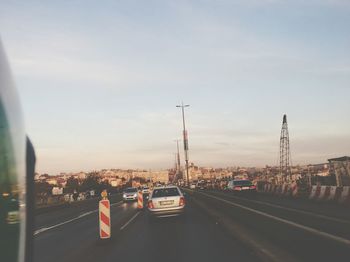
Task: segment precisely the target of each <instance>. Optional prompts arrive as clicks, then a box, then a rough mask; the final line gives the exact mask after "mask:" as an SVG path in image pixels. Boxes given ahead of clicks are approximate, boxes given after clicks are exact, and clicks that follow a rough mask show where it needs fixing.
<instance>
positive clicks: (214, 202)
mask: <svg viewBox="0 0 350 262" xmlns="http://www.w3.org/2000/svg"><path fill="white" fill-rule="evenodd" d="M188 192H189V194H190V195H191V196H192V198H194V199H196V200H197V201H199V203H202V204H203V203H204V204H205V207H204V208H205V209H207V210H208V212H209V213H210V214H212V216H213V217H214V218H216V219H217V220H218V222H219V224H222V225H223V226H224V227H225V228H230V229H231V233H234V234H235V235H237V236H242V235H244V236H245V237H246V238H248V241H246V239H244V238H242V237H241V238H240V239H241V240H242V241H243V242H244V241H245V243H246V244H247V243H248V244H249V245H250V246H252V247H255V249H257V248H260V249H264V251H266V253H267V255H268V256H271V257H270V258H271V260H275V261H282V260H283V261H286V260H287V259H288V260H290V261H334V260H335V261H348V260H349V257H350V208H349V207H346V206H339V205H334V204H330V203H325V204H323V203H318V202H310V201H305V200H304V201H296V200H293V199H288V198H278V197H276V196H275V197H272V196H265V195H258V196H256V197H247V196H240V195H233V194H232V193H224V192H216V191H188Z"/></svg>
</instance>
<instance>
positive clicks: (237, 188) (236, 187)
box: [233, 186, 242, 191]
mask: <svg viewBox="0 0 350 262" xmlns="http://www.w3.org/2000/svg"><path fill="white" fill-rule="evenodd" d="M233 190H238V191H241V190H242V188H241V187H239V186H235V187H234V188H233Z"/></svg>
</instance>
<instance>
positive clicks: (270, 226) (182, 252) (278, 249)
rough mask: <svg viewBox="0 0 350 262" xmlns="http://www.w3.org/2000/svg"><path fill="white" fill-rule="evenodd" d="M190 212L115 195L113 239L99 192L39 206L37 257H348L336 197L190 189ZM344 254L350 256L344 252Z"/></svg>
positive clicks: (345, 219) (346, 220) (348, 222)
mask: <svg viewBox="0 0 350 262" xmlns="http://www.w3.org/2000/svg"><path fill="white" fill-rule="evenodd" d="M186 198H187V206H186V209H187V210H186V211H187V212H186V215H185V216H184V217H174V218H166V219H158V220H156V221H155V222H154V221H152V220H149V218H148V215H147V212H146V211H138V210H137V206H136V203H123V202H121V196H120V195H119V196H114V197H113V198H112V201H111V203H112V207H111V217H112V239H111V240H109V241H101V240H99V239H98V213H97V210H96V208H97V200H96V199H95V200H88V201H85V202H82V203H80V204H77V205H76V206H73V207H66V208H63V209H60V210H57V211H52V212H47V213H43V214H39V215H38V216H37V225H36V233H35V250H34V251H35V252H34V254H35V255H34V256H35V260H34V261H38V262H46V261H51V262H55V261H57V262H58V261H59V262H70V261H74V262H76V261H84V262H85V261H91V262H92V261H94V262H96V261H99V262H103V261H123V262H128V261H152V262H156V261H263V260H264V261H273V260H274V261H282V260H283V261H333V260H339V261H347V258H349V257H350V210H349V208H345V207H341V206H334V205H331V204H321V203H312V202H308V201H296V200H292V199H287V198H276V197H270V196H263V195H259V196H258V197H257V198H245V197H241V196H234V195H232V194H227V193H224V192H218V191H191V190H188V191H187V196H186ZM344 259H345V260H344Z"/></svg>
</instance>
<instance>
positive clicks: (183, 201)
mask: <svg viewBox="0 0 350 262" xmlns="http://www.w3.org/2000/svg"><path fill="white" fill-rule="evenodd" d="M179 205H180V206H184V205H185V198H184V197H181V198H180V204H179Z"/></svg>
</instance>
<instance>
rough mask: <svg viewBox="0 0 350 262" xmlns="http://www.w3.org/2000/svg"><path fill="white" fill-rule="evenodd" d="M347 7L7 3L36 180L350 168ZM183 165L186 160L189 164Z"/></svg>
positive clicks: (341, 0) (326, 1)
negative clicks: (63, 175) (185, 143)
mask: <svg viewBox="0 0 350 262" xmlns="http://www.w3.org/2000/svg"><path fill="white" fill-rule="evenodd" d="M349 28H350V1H346V0H319V1H316V0H308V1H302V0H291V1H288V0H285V1H284V0H236V1H235V0H232V1H226V0H222V1H209V0H206V1H204V0H203V1H200V0H199V1H182V0H178V1H112V0H110V1H108V0H104V1H97V0H96V1H90V0H84V1H83V0H79V1H78V0H70V1H16V0H14V1H7V0H0V36H1V39H2V42H3V45H4V47H5V50H6V53H7V56H8V59H9V63H10V66H11V69H12V73H13V77H14V79H15V82H16V85H17V88H18V91H19V94H20V99H21V101H22V106H23V112H24V117H25V121H26V123H25V124H26V131H27V133H28V135H29V136H30V138H31V140H32V141H33V144H34V146H35V150H36V154H37V158H38V161H37V171H38V172H40V173H50V174H57V173H60V172H78V171H89V170H95V169H102V168H147V169H149V168H150V169H164V168H171V167H172V166H173V165H174V153H175V150H176V144H175V142H174V139H179V138H181V135H182V120H181V111H180V110H179V108H176V105H177V104H180V103H181V102H182V101H183V102H184V103H186V104H190V107H188V108H186V112H185V113H186V124H187V129H188V133H189V149H190V151H189V157H190V162H194V163H195V164H196V165H200V166H212V167H227V166H260V167H261V166H265V165H278V164H279V163H278V154H279V136H280V131H281V126H282V117H283V114H287V116H288V126H289V134H290V144H291V157H292V164H301V165H303V164H309V163H324V162H327V159H328V158H331V157H338V156H344V155H350V121H349V119H350V118H349V112H350V52H349V46H350V32H349ZM181 160H183V154H181Z"/></svg>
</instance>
